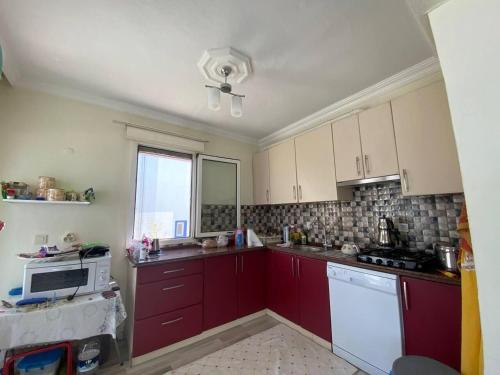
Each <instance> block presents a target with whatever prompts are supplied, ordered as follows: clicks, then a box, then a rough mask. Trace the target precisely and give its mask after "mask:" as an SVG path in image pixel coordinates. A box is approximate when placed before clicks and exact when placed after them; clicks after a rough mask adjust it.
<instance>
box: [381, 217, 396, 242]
mask: <svg viewBox="0 0 500 375" xmlns="http://www.w3.org/2000/svg"><path fill="white" fill-rule="evenodd" d="M377 244H378V245H379V246H381V247H394V246H395V245H396V236H395V230H394V223H393V222H392V220H391V219H389V218H388V217H385V215H384V216H382V217H381V218H380V219H379V221H378V238H377Z"/></svg>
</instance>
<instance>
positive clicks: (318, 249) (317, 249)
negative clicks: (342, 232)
mask: <svg viewBox="0 0 500 375" xmlns="http://www.w3.org/2000/svg"><path fill="white" fill-rule="evenodd" d="M294 248H295V249H297V250H302V251H311V252H313V253H317V252H321V251H325V248H324V247H319V246H307V245H300V246H295V247H294Z"/></svg>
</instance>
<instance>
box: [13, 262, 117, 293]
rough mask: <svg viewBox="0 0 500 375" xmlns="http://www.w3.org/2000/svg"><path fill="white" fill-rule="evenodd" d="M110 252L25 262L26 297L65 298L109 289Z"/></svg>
mask: <svg viewBox="0 0 500 375" xmlns="http://www.w3.org/2000/svg"><path fill="white" fill-rule="evenodd" d="M110 274H111V254H110V253H109V252H108V253H106V254H105V255H103V256H100V257H94V258H83V259H82V260H81V262H80V258H79V257H78V256H77V257H72V258H70V259H68V258H62V259H60V260H58V259H54V260H52V259H50V258H44V259H40V260H38V259H37V260H33V261H31V262H29V263H27V264H25V265H24V279H23V298H53V297H54V296H55V297H56V298H64V297H67V296H71V295H73V294H74V293H75V292H76V295H81V294H90V293H96V292H100V291H103V290H107V289H109V279H110Z"/></svg>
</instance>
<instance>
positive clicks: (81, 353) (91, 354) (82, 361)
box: [76, 340, 101, 375]
mask: <svg viewBox="0 0 500 375" xmlns="http://www.w3.org/2000/svg"><path fill="white" fill-rule="evenodd" d="M99 354H101V344H100V343H99V341H98V340H91V341H87V342H83V343H81V344H80V348H79V350H78V363H77V365H76V372H77V373H78V374H87V375H88V374H93V373H95V372H97V370H98V369H99Z"/></svg>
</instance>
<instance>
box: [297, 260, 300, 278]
mask: <svg viewBox="0 0 500 375" xmlns="http://www.w3.org/2000/svg"><path fill="white" fill-rule="evenodd" d="M297 279H300V258H297Z"/></svg>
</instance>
